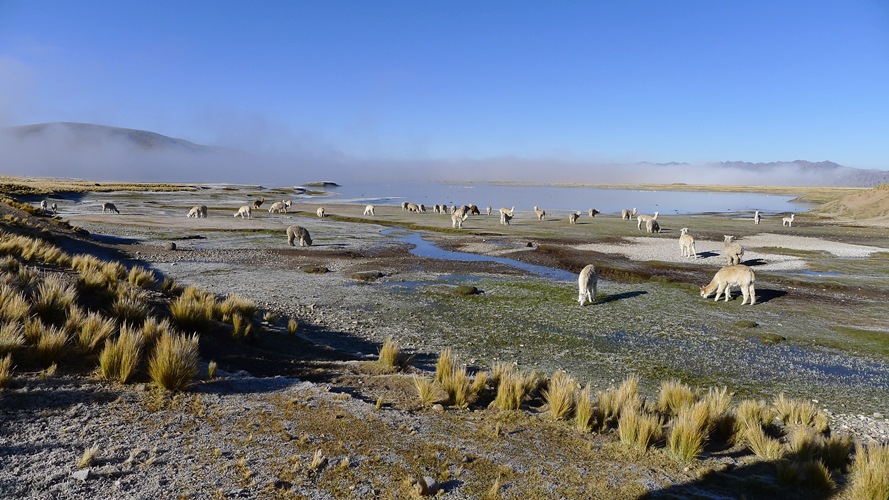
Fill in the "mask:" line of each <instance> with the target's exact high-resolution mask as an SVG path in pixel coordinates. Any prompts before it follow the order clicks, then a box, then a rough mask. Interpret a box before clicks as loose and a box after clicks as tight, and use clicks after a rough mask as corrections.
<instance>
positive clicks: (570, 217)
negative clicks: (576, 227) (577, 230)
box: [568, 212, 580, 224]
mask: <svg viewBox="0 0 889 500" xmlns="http://www.w3.org/2000/svg"><path fill="white" fill-rule="evenodd" d="M578 217H580V212H571V213H570V214H568V224H576V223H577V218H578Z"/></svg>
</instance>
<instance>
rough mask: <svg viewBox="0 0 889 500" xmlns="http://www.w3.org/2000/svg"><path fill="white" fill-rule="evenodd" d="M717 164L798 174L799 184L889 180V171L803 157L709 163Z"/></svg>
mask: <svg viewBox="0 0 889 500" xmlns="http://www.w3.org/2000/svg"><path fill="white" fill-rule="evenodd" d="M712 165H714V166H717V167H722V168H727V169H736V170H747V171H750V172H755V173H757V174H758V175H769V174H770V173H776V174H777V173H780V175H781V176H782V178H787V177H788V176H792V175H794V174H796V175H798V177H799V179H800V184H801V185H802V184H806V183H807V181H810V180H812V179H819V180H821V181H822V182H823V181H828V182H829V183H830V185H834V186H850V187H851V186H855V187H874V186H877V185H879V184H886V183H889V171H886V170H868V169H861V168H852V167H844V166H843V165H840V164H838V163H834V162H832V161H818V162H811V161H806V160H794V161H774V162H768V163H751V162H746V161H724V162H721V163H715V164H712Z"/></svg>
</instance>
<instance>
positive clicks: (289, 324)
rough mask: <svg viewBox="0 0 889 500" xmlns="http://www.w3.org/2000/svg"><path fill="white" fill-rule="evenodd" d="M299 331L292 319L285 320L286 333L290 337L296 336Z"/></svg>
mask: <svg viewBox="0 0 889 500" xmlns="http://www.w3.org/2000/svg"><path fill="white" fill-rule="evenodd" d="M297 330H299V322H298V321H296V320H295V319H294V318H290V319H288V320H287V333H289V334H290V335H296V331H297Z"/></svg>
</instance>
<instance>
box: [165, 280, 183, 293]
mask: <svg viewBox="0 0 889 500" xmlns="http://www.w3.org/2000/svg"><path fill="white" fill-rule="evenodd" d="M161 290H163V291H164V292H167V293H170V294H176V295H178V294H180V293H182V287H181V286H180V285H179V284H178V283H176V281H175V280H174V279H173V278H169V277H168V278H164V282H163V283H161Z"/></svg>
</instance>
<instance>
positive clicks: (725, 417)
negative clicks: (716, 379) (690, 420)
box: [701, 386, 735, 441]
mask: <svg viewBox="0 0 889 500" xmlns="http://www.w3.org/2000/svg"><path fill="white" fill-rule="evenodd" d="M701 402H703V403H704V404H705V405H706V406H707V412H708V417H707V421H708V428H707V434H708V436H709V437H710V438H711V439H719V440H722V441H726V440H729V439H731V437H732V435H733V434H734V426H735V415H734V413H732V411H731V404H732V395H731V394H729V392H728V387H725V386H723V387H722V388H716V387H711V388H710V389H709V390H708V391H707V394H705V395H704V397H703V398H702V399H701Z"/></svg>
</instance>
